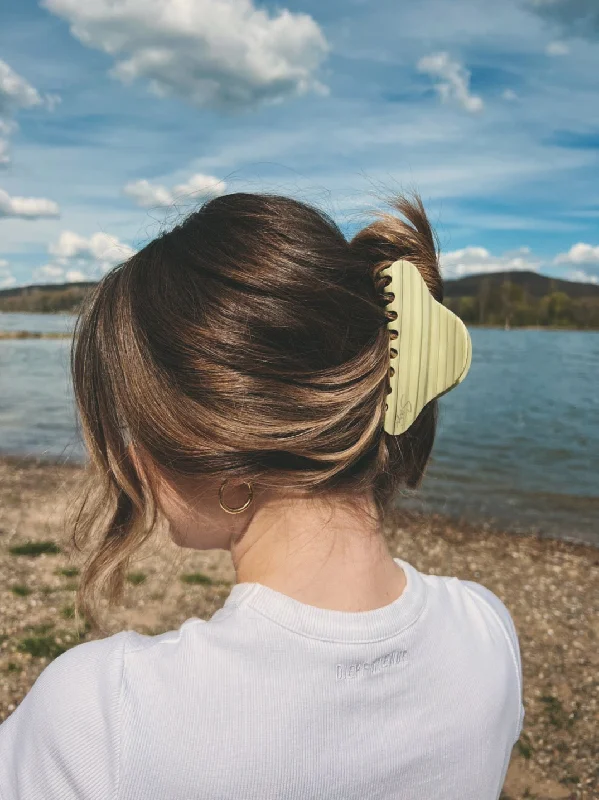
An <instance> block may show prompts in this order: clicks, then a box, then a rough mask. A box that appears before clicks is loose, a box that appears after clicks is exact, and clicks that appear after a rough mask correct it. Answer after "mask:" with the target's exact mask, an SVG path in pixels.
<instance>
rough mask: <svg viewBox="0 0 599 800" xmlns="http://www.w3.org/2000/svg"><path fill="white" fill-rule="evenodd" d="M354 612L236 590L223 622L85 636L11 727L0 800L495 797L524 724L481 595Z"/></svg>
mask: <svg viewBox="0 0 599 800" xmlns="http://www.w3.org/2000/svg"><path fill="white" fill-rule="evenodd" d="M395 561H396V563H398V564H399V565H400V566H401V567H402V568H403V569H404V571H405V574H406V577H407V585H406V588H405V589H404V591H403V593H402V595H401V596H400V597H399V598H397V599H396V600H395V601H394V602H392V603H391V604H389V605H387V606H384V607H382V608H377V609H375V610H372V611H364V612H345V611H333V610H329V609H321V608H317V607H315V606H309V605H306V604H304V603H300V602H299V601H297V600H294V599H292V598H290V597H288V596H287V595H284V594H281V593H280V592H277V591H275V590H274V589H271V588H269V587H266V586H263V585H262V584H259V583H238V584H236V585H235V586H234V587H233V589H232V590H231V593H230V595H229V597H228V598H227V600H226V602H225V604H224V606H223V607H222V608H221V609H219V610H218V611H217V612H216V613H215V614H214V615H213V616H212V618H211V619H210V620H208V621H204V620H201V619H199V618H197V617H192V618H190V619H188V620H186V621H185V622H184V623H183V624H182V625H181V627H180V628H179V629H178V630H174V631H169V632H167V633H163V634H161V635H158V636H147V635H143V634H140V633H137V632H136V631H132V630H129V631H122V632H120V633H117V634H115V635H113V636H109V637H107V638H104V639H100V640H95V641H90V642H83V643H81V644H79V645H77V646H75V647H73V648H72V649H70V650H68V651H67V652H65V653H63V654H62V655H60V656H59V657H58V658H56V659H55V660H54V661H52V662H51V663H50V664H48V666H47V667H46V668H45V669H44V670H43V671H42V673H41V674H40V676H39V677H38V679H37V680H36V682H35V683H34V685H33V687H32V688H31V690H30V691H29V693H28V694H27V695H26V696H25V698H24V699H23V701H22V702H21V704H20V705H19V706H18V708H17V709H16V710H15V711H14V712H13V713H12V714H11V715H10V716H9V717H8V718H7V719H6V720H5V721H4V722H3V723H2V725H0V798H1V800H275V798H276V800H391V799H392V798H393V800H497V798H498V797H499V794H500V790H501V788H502V785H503V781H504V778H505V775H506V771H507V766H508V762H509V759H510V755H511V751H512V746H513V745H514V744H515V742H516V741H517V739H518V737H519V734H520V731H521V728H522V722H523V718H524V707H523V705H522V670H521V663H520V650H519V646H518V639H517V635H516V631H515V628H514V625H513V622H512V619H511V617H510V615H509V613H508V611H507V608H506V607H505V605H504V604H503V603H502V602H501V601H500V600H499V598H498V597H497V596H496V595H494V594H493V593H492V592H490V591H489V590H488V589H486V588H485V587H484V586H482V585H480V584H478V583H474V582H471V581H466V580H459V579H458V578H453V577H440V576H435V575H426V574H424V573H421V572H419V571H417V570H416V569H415V567H413V566H411V565H410V564H408V563H407V562H406V561H404V560H402V559H400V558H396V559H395Z"/></svg>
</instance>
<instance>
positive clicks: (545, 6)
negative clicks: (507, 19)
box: [527, 0, 599, 38]
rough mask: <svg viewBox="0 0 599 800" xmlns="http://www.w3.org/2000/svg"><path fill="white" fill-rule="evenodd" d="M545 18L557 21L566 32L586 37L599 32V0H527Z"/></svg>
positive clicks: (594, 35) (594, 36)
mask: <svg viewBox="0 0 599 800" xmlns="http://www.w3.org/2000/svg"><path fill="white" fill-rule="evenodd" d="M527 2H528V4H529V5H530V6H531V7H532V8H533V9H534V10H535V11H536V12H537V13H538V14H540V15H541V16H543V17H544V18H545V19H548V20H551V21H553V22H556V23H557V24H558V25H560V26H561V27H562V28H563V29H564V31H565V32H566V33H569V34H574V35H576V36H581V37H584V38H596V36H597V34H599V3H597V0H527Z"/></svg>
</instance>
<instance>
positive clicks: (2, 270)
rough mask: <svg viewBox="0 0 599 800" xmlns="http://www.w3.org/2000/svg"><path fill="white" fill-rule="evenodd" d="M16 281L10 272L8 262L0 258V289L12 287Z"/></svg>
mask: <svg viewBox="0 0 599 800" xmlns="http://www.w3.org/2000/svg"><path fill="white" fill-rule="evenodd" d="M16 282H17V279H16V278H15V276H14V275H13V274H12V272H11V271H10V267H9V264H8V261H6V259H4V258H0V289H7V288H8V287H9V286H14V285H15V283H16Z"/></svg>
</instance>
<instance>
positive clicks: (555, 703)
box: [540, 694, 568, 728]
mask: <svg viewBox="0 0 599 800" xmlns="http://www.w3.org/2000/svg"><path fill="white" fill-rule="evenodd" d="M540 700H541V702H542V703H545V705H546V708H547V714H548V715H549V722H551V724H552V725H553V726H554V727H556V728H564V727H566V725H567V724H568V715H567V713H566V712H565V711H564V708H563V706H562V704H561V702H560V701H559V699H558V698H557V697H554V696H553V695H552V694H544V695H543V696H542V697H541V698H540Z"/></svg>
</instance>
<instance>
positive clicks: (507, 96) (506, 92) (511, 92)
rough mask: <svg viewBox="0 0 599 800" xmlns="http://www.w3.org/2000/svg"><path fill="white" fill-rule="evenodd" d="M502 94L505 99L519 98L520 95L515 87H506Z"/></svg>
mask: <svg viewBox="0 0 599 800" xmlns="http://www.w3.org/2000/svg"><path fill="white" fill-rule="evenodd" d="M501 96H502V97H503V99H504V100H517V99H518V95H517V94H516V92H515V91H514V90H513V89H504V90H503V92H502V93H501Z"/></svg>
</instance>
